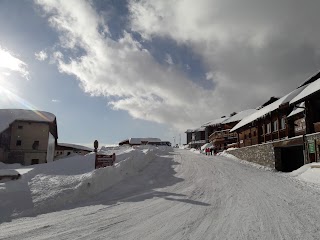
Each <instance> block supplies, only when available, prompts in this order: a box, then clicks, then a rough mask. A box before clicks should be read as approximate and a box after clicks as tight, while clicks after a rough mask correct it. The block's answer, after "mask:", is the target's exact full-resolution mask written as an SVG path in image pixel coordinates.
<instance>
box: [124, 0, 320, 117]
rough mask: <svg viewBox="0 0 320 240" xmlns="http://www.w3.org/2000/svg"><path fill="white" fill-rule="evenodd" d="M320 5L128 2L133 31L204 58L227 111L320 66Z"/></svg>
mask: <svg viewBox="0 0 320 240" xmlns="http://www.w3.org/2000/svg"><path fill="white" fill-rule="evenodd" d="M319 8H320V2H319V1H307V2H305V1H304V2H302V1H300V0H293V1H292V0H283V1H277V0H270V1H262V0H261V1H256V0H239V1H232V0H199V1H193V0H177V1H171V0H162V1H158V0H141V1H134V0H132V1H129V10H130V12H131V27H132V30H133V31H136V32H139V33H141V35H142V36H143V37H144V38H145V39H146V40H150V39H152V38H153V37H162V38H166V37H169V38H171V39H173V40H175V41H176V42H178V43H183V44H187V45H188V46H189V47H190V48H192V50H193V51H194V52H195V53H197V54H198V55H199V56H200V57H201V59H202V60H203V61H204V63H205V65H206V66H207V68H208V69H207V70H208V72H210V73H211V74H210V75H207V79H211V80H212V81H214V83H215V86H216V88H215V90H214V91H215V92H214V95H215V97H214V99H213V101H215V99H221V100H222V102H223V103H224V105H222V106H221V108H220V112H221V110H222V108H223V107H225V106H226V107H228V109H230V110H229V112H231V111H239V110H242V109H241V108H244V107H247V106H256V105H258V104H261V103H262V102H263V101H264V100H266V99H268V98H269V97H270V96H272V95H276V96H281V95H283V94H285V93H287V92H288V91H290V90H292V89H294V88H295V87H297V86H298V85H299V84H300V83H301V82H302V81H304V80H305V79H306V78H307V77H309V76H310V75H312V74H314V73H316V72H318V71H319V64H320V47H319V44H318V43H319V42H320V32H319V31H318V28H319V26H318V25H319V22H320V15H319V14H318V13H317V11H318V9H319ZM227 112H228V111H227Z"/></svg>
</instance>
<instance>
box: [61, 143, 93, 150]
mask: <svg viewBox="0 0 320 240" xmlns="http://www.w3.org/2000/svg"><path fill="white" fill-rule="evenodd" d="M58 146H62V147H70V148H74V149H79V150H84V151H93V148H89V147H86V146H82V145H78V144H70V143H58Z"/></svg>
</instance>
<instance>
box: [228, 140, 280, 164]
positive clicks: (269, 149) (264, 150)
mask: <svg viewBox="0 0 320 240" xmlns="http://www.w3.org/2000/svg"><path fill="white" fill-rule="evenodd" d="M228 153H229V154H232V155H233V156H235V157H237V158H239V159H241V160H246V161H249V162H254V163H257V164H260V165H263V166H267V167H270V168H275V156H274V148H273V144H272V142H271V143H264V144H260V145H253V146H249V147H242V148H238V149H232V150H228Z"/></svg>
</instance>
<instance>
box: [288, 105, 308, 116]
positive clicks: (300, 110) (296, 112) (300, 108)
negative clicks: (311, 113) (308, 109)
mask: <svg viewBox="0 0 320 240" xmlns="http://www.w3.org/2000/svg"><path fill="white" fill-rule="evenodd" d="M297 106H298V107H294V109H293V110H292V112H291V113H290V114H289V115H288V116H287V118H289V117H292V116H294V115H297V114H298V113H301V112H303V111H304V107H305V104H304V102H302V103H299V104H298V105H297Z"/></svg>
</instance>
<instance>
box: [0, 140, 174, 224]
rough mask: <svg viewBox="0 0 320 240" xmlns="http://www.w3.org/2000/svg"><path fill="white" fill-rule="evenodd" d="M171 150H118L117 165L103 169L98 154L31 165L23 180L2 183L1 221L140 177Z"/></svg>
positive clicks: (45, 210) (89, 194)
mask: <svg viewBox="0 0 320 240" xmlns="http://www.w3.org/2000/svg"><path fill="white" fill-rule="evenodd" d="M168 151H172V148H171V147H165V146H162V147H153V146H147V147H136V148H129V147H125V148H119V149H117V150H115V151H114V152H115V153H116V155H117V156H116V162H115V165H114V166H112V167H106V168H101V169H94V159H95V155H94V153H90V154H87V155H85V156H81V155H77V156H74V157H69V158H64V159H61V160H58V161H54V162H51V163H47V164H39V165H33V166H32V168H31V170H30V166H29V171H27V172H25V173H24V174H23V175H22V177H21V179H19V180H16V181H10V182H6V183H0V221H1V220H5V219H8V218H10V217H18V216H28V215H32V214H39V213H45V212H50V211H55V210H57V209H59V208H61V207H62V206H64V205H67V204H70V203H72V202H77V201H80V200H83V199H86V198H88V197H90V196H92V195H95V194H97V193H100V192H102V191H105V190H106V189H108V188H109V187H111V186H112V185H114V184H116V183H118V182H119V181H121V180H123V179H124V178H126V177H128V176H133V175H136V174H138V173H139V172H141V170H142V169H144V168H145V167H146V165H147V164H148V163H149V162H150V161H152V160H153V159H154V158H156V157H157V155H158V154H163V153H165V154H166V153H167V152H168ZM104 153H107V154H108V153H111V152H108V151H104ZM22 169H23V168H22ZM17 170H19V169H17Z"/></svg>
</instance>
